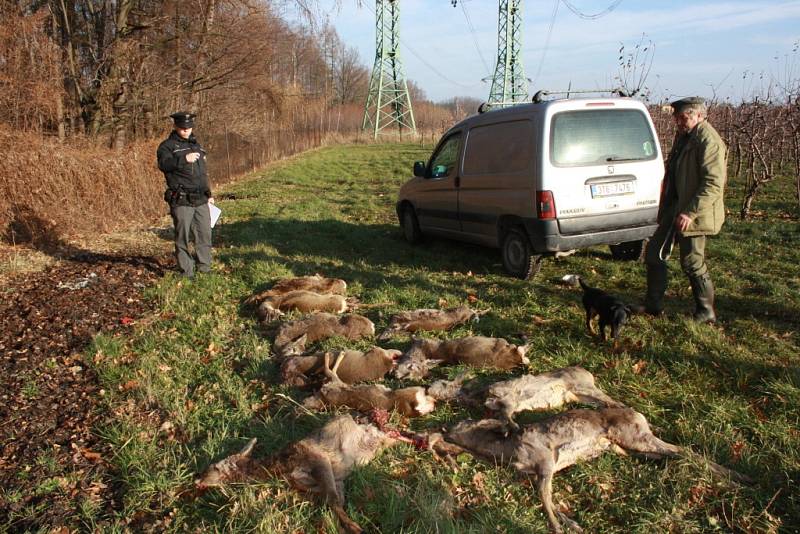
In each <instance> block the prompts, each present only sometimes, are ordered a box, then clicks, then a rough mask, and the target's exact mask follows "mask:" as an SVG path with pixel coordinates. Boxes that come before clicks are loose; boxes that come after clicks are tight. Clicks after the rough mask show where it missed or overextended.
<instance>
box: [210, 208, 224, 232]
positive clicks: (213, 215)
mask: <svg viewBox="0 0 800 534" xmlns="http://www.w3.org/2000/svg"><path fill="white" fill-rule="evenodd" d="M208 212H209V213H210V214H211V228H214V225H215V224H217V220H218V219H219V216H220V215H222V210H221V209H219V208H218V207H216V206H215V205H214V204H209V205H208Z"/></svg>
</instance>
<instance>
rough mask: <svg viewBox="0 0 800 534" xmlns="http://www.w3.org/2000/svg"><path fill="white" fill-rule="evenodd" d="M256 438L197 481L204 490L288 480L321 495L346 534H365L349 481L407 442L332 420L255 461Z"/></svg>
mask: <svg viewBox="0 0 800 534" xmlns="http://www.w3.org/2000/svg"><path fill="white" fill-rule="evenodd" d="M255 442H256V440H255V438H253V439H252V440H250V442H249V443H248V444H247V445H246V446H245V448H244V449H242V451H241V452H239V453H237V454H233V455H231V456H228V457H227V458H225V459H223V460H220V461H219V462H216V463H214V464H212V465H211V466H209V467H208V469H206V470H205V471H204V472H203V473H202V474H201V475H200V476H199V477H198V478H197V479H196V480H195V486H196V488H197V489H199V490H204V489H206V488H210V487H217V486H222V485H225V484H229V483H234V482H248V481H258V480H264V479H266V478H268V477H270V476H281V477H284V478H286V479H287V480H288V481H289V483H290V484H291V485H292V486H293V487H295V488H296V489H298V490H300V491H304V492H309V493H314V494H317V495H320V496H321V497H322V499H323V501H324V502H325V503H326V504H328V505H329V506H330V507H331V509H332V510H333V511H334V513H335V514H336V516H337V518H338V519H339V521H340V522H341V524H342V526H343V527H344V528H345V530H346V531H348V532H351V533H359V532H362V529H361V527H359V526H358V524H357V523H355V522H354V521H353V520H352V519H350V517H348V515H347V513H346V512H345V510H344V500H345V499H344V480H345V478H347V476H348V475H349V474H350V473H351V472H352V471H353V468H354V467H356V466H358V465H364V464H366V463H368V462H369V461H371V460H372V459H373V458H374V457H375V455H376V454H378V452H380V451H381V450H382V449H384V448H386V447H389V446H392V445H396V444H398V443H400V442H401V441H400V440H398V439H396V438H395V437H390V436H389V435H388V434H387V433H384V432H382V431H381V430H379V429H378V428H376V427H375V426H373V425H371V424H360V423H356V422H355V420H353V418H352V417H351V416H349V415H341V416H339V417H335V418H334V419H332V420H330V421H329V422H328V423H327V424H326V425H325V426H323V427H322V428H321V429H319V430H318V431H317V432H315V433H313V434H312V435H310V436H308V437H307V438H304V439H302V440H300V441H298V442H295V443H293V444H291V445H289V446H287V447H286V448H285V449H283V450H282V451H280V452H279V453H277V454H275V455H273V456H269V457H267V458H261V459H256V458H252V452H253V446H254V445H255Z"/></svg>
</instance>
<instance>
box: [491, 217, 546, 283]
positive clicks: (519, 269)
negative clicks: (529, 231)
mask: <svg viewBox="0 0 800 534" xmlns="http://www.w3.org/2000/svg"><path fill="white" fill-rule="evenodd" d="M501 252H502V254H503V267H505V269H506V272H507V273H508V274H510V275H511V276H513V277H515V278H521V279H523V280H530V279H531V278H533V276H534V275H535V274H536V273H537V272H539V269H540V268H541V266H542V256H541V255H539V254H534V253H533V248H532V247H531V242H530V240H528V236H527V235H525V232H524V231H522V230H521V229H519V228H511V229H509V230H508V231H507V232H506V234H505V235H504V236H503V247H502V250H501Z"/></svg>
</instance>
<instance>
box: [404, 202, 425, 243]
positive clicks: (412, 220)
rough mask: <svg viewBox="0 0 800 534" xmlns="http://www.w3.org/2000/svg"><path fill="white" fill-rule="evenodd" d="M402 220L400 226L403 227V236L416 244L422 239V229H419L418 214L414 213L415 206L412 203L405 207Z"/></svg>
mask: <svg viewBox="0 0 800 534" xmlns="http://www.w3.org/2000/svg"><path fill="white" fill-rule="evenodd" d="M400 222H401V225H400V226H401V227H402V228H403V237H405V238H406V241H408V242H409V243H411V244H412V245H414V244H417V243H419V242H420V241H421V240H422V231H421V230H420V229H419V221H418V220H417V214H416V213H414V208H413V207H412V206H411V205H407V206H406V207H404V208H403V216H402V219H401V221H400Z"/></svg>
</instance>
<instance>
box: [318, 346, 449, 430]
mask: <svg viewBox="0 0 800 534" xmlns="http://www.w3.org/2000/svg"><path fill="white" fill-rule="evenodd" d="M340 362H341V359H338V358H337V360H336V363H334V364H333V366H331V355H330V354H325V363H324V365H325V367H324V369H323V370H324V372H325V375H326V376H327V377H328V379H329V381H328V382H327V383H325V384H324V385H323V386H322V387H321V388H320V390H319V392H317V394H316V395H315V397H311V398H310V399H308V401H307V402H306V407H314V408H317V407H320V405H324V406H329V407H337V406H348V407H350V408H353V409H355V410H359V411H362V412H368V411H370V410H373V409H376V408H377V409H383V410H387V411H396V412H398V413H400V414H402V415H404V416H406V417H418V416H421V415H425V414H429V413H431V412H432V411H433V409H434V408H435V400H434V399H433V397H430V396H428V395H427V394H426V392H425V388H423V387H409V388H402V389H389V388H388V387H386V386H384V385H383V384H365V385H358V386H351V385H349V384H346V383H344V382H343V381H342V380H340V379H339V377H338V376H337V366H338V364H339V363H340Z"/></svg>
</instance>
